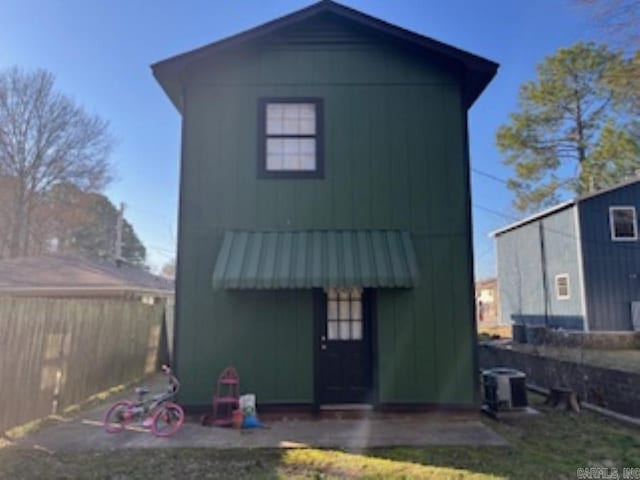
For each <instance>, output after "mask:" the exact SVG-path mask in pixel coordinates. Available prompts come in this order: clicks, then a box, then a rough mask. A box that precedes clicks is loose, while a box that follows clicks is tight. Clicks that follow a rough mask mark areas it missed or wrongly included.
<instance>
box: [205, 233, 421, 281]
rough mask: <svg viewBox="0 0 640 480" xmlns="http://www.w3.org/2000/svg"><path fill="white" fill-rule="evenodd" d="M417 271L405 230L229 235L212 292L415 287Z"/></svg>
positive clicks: (409, 238) (214, 275) (214, 277)
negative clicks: (225, 290)
mask: <svg viewBox="0 0 640 480" xmlns="http://www.w3.org/2000/svg"><path fill="white" fill-rule="evenodd" d="M417 280H418V265H417V262H416V255H415V251H414V249H413V243H412V242H411V236H410V234H409V232H406V231H401V230H305V231H288V232H287V231H265V232H259V231H227V232H225V234H224V240H223V243H222V248H221V249H220V252H219V253H218V258H217V260H216V264H215V267H214V270H213V286H214V288H226V289H277V288H316V287H320V288H322V287H324V288H329V287H347V286H349V287H350V286H359V287H365V288H366V287H386V288H393V287H399V288H408V287H413V286H414V285H415V284H416V282H417Z"/></svg>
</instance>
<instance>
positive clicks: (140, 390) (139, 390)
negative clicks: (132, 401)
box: [135, 387, 150, 395]
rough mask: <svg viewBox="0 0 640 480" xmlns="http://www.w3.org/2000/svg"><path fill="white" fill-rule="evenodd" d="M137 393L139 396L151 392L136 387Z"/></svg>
mask: <svg viewBox="0 0 640 480" xmlns="http://www.w3.org/2000/svg"><path fill="white" fill-rule="evenodd" d="M135 392H136V394H137V395H146V394H147V393H149V392H150V390H149V389H148V388H147V387H136V389H135Z"/></svg>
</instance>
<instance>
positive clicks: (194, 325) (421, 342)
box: [177, 23, 473, 404]
mask: <svg viewBox="0 0 640 480" xmlns="http://www.w3.org/2000/svg"><path fill="white" fill-rule="evenodd" d="M309 36H313V38H315V39H320V38H325V39H326V38H329V39H331V38H334V39H335V38H340V39H342V41H343V42H345V43H322V42H320V41H314V42H307V41H303V42H301V43H296V44H292V43H290V42H289V40H290V39H291V38H294V37H295V38H303V37H304V38H309ZM354 39H358V40H357V42H353V43H349V42H351V41H352V40H354ZM184 78H185V91H186V102H185V103H186V107H185V109H184V119H183V122H184V124H183V151H182V162H183V165H182V174H181V209H180V228H179V265H178V322H179V325H178V335H177V355H178V374H179V375H180V377H181V379H182V381H183V382H184V388H183V391H182V395H181V401H183V402H185V403H186V404H203V403H209V402H210V397H211V393H212V388H213V383H214V380H215V376H216V375H217V374H218V372H219V371H220V370H221V369H222V368H223V367H224V366H225V365H227V364H236V366H238V368H239V370H240V375H241V379H242V386H243V391H252V392H255V393H256V394H257V395H258V400H259V401H261V402H311V401H312V400H313V398H312V396H313V352H312V340H313V338H312V323H313V318H312V315H313V310H312V296H311V292H310V291H260V292H247V291H242V292H214V291H213V290H212V288H211V275H212V272H213V265H214V263H215V259H216V255H217V253H218V250H219V248H220V245H221V240H222V235H223V233H224V231H225V230H228V229H258V230H264V229H278V230H281V229H339V228H345V229H356V228H367V229H391V228H401V229H406V230H409V231H410V232H411V234H412V237H413V241H414V245H415V248H416V255H417V259H418V262H419V265H420V274H421V278H420V283H419V285H418V286H417V287H416V288H414V289H412V290H379V291H378V295H377V306H378V310H377V312H376V318H377V322H378V325H377V327H378V328H377V329H378V340H377V342H378V343H377V347H378V359H377V362H378V372H377V373H378V379H379V397H380V400H381V401H383V402H401V403H411V402H427V403H470V402H471V401H472V400H473V370H472V363H471V352H472V348H473V346H472V343H471V339H472V330H471V329H472V322H473V320H472V301H473V297H472V295H473V294H472V292H471V284H472V281H471V278H469V272H470V269H469V268H468V267H469V262H470V258H469V252H468V251H467V245H468V239H469V237H470V225H469V224H468V212H467V210H466V209H467V206H468V195H469V191H468V186H467V185H466V178H467V172H466V171H465V168H467V166H466V164H465V158H464V152H465V146H464V130H463V127H464V115H465V112H464V111H463V109H462V102H461V99H460V83H459V79H457V78H456V76H455V75H452V74H450V73H449V72H447V71H445V70H443V69H442V68H441V67H438V66H437V65H436V64H435V63H431V62H429V61H428V59H424V58H422V57H417V56H416V54H413V53H410V52H406V51H400V50H397V49H396V47H394V46H393V45H390V44H386V43H382V42H381V41H380V40H379V39H375V38H369V37H366V36H362V34H361V33H359V32H352V31H348V30H345V29H343V28H341V27H340V25H338V26H335V25H333V26H330V25H325V24H322V23H319V24H317V25H307V26H305V28H304V29H302V30H300V29H298V30H296V31H291V32H288V33H286V34H283V35H280V37H279V38H278V39H274V41H273V42H272V43H271V44H265V45H252V46H251V45H250V46H249V47H247V48H243V49H234V50H233V51H229V52H228V53H225V54H220V55H218V56H217V57H216V58H212V59H208V60H203V61H202V62H200V63H199V64H197V65H194V66H192V67H190V69H189V70H188V71H187V72H186V73H185V75H184ZM272 96H275V97H277V96H287V97H290V96H314V97H321V98H322V99H323V101H324V127H325V139H324V148H325V178H324V179H309V180H286V179H258V178H257V175H256V173H257V167H256V165H257V112H258V99H259V98H260V97H272Z"/></svg>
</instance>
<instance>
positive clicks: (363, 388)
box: [316, 288, 373, 404]
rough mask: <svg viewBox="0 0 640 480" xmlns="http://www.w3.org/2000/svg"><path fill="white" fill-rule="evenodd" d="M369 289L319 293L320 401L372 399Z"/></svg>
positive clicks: (321, 402) (317, 329)
mask: <svg viewBox="0 0 640 480" xmlns="http://www.w3.org/2000/svg"><path fill="white" fill-rule="evenodd" d="M371 293H372V292H371V291H369V290H363V289H360V288H336V289H334V288H332V289H327V291H326V292H323V293H321V294H319V295H320V297H321V298H319V299H318V303H319V305H318V307H319V308H317V309H316V316H317V318H316V334H317V335H318V341H317V342H316V345H317V348H318V349H319V350H318V354H317V357H316V358H317V359H318V360H317V361H318V368H317V369H316V375H318V378H317V379H316V385H317V390H318V401H319V403H320V404H330V403H365V402H366V403H369V402H373V398H372V383H373V382H372V381H373V375H372V348H371V346H372V328H371V323H372V322H371Z"/></svg>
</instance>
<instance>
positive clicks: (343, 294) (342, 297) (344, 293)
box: [338, 288, 349, 300]
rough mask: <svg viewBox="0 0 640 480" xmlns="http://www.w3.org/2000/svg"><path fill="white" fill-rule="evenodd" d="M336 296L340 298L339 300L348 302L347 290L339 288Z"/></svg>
mask: <svg viewBox="0 0 640 480" xmlns="http://www.w3.org/2000/svg"><path fill="white" fill-rule="evenodd" d="M338 296H339V297H340V300H349V289H347V288H339V289H338Z"/></svg>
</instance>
